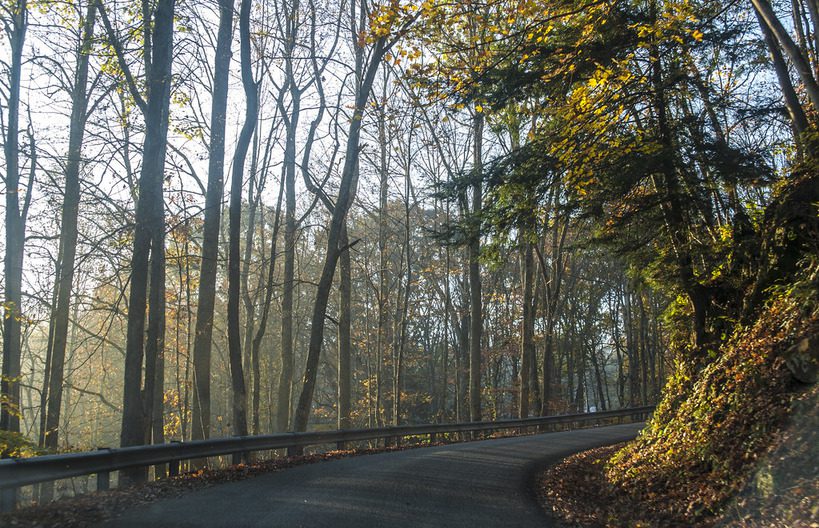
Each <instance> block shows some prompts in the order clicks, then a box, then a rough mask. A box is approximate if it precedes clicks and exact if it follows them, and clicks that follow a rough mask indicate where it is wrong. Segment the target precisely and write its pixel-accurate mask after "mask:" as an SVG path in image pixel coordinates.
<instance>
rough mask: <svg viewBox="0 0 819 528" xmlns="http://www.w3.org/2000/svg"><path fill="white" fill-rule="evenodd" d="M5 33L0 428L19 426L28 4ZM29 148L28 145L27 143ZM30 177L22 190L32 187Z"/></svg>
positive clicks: (21, 0) (16, 10)
mask: <svg viewBox="0 0 819 528" xmlns="http://www.w3.org/2000/svg"><path fill="white" fill-rule="evenodd" d="M12 9H13V14H12V16H11V20H10V21H9V22H10V23H9V26H10V27H11V32H10V34H9V36H8V38H9V44H10V47H11V66H10V71H9V84H8V93H9V97H8V108H7V110H6V114H7V117H6V119H7V128H6V137H5V145H4V147H5V149H4V154H5V156H6V189H5V194H6V255H5V260H4V262H3V267H4V269H3V271H4V273H5V286H6V290H5V292H4V293H5V298H4V299H3V370H2V377H0V401H2V403H0V406H1V407H2V409H0V429H2V430H6V431H13V432H19V431H20V415H19V412H20V384H19V378H20V361H21V357H20V355H21V344H20V331H21V321H22V318H23V314H22V300H23V251H24V245H25V229H26V228H25V222H26V209H27V207H26V205H25V204H24V205H23V208H22V211H21V208H20V205H21V204H20V192H19V189H20V79H21V75H22V68H23V44H24V43H25V39H26V30H27V29H28V5H27V2H26V0H17V2H16V5H14V6H13V7H12ZM32 150H33V149H32ZM33 183H34V182H31V181H30V182H29V189H28V191H27V194H29V195H30V193H31V186H32V185H33Z"/></svg>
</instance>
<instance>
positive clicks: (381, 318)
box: [375, 84, 391, 427]
mask: <svg viewBox="0 0 819 528" xmlns="http://www.w3.org/2000/svg"><path fill="white" fill-rule="evenodd" d="M386 98H387V97H386V84H385V85H384V86H383V87H382V93H381V100H380V101H379V104H378V120H377V123H378V125H377V126H378V196H379V198H378V334H377V335H376V347H377V349H376V357H377V364H376V380H375V381H376V388H375V390H376V395H375V401H376V404H375V412H376V421H377V422H378V426H379V427H383V425H384V423H383V422H384V413H383V410H382V407H383V403H382V398H383V396H382V394H383V392H382V391H383V386H382V382H383V371H384V356H385V353H384V352H385V350H387V343H389V342H390V341H391V339H390V336H389V325H388V324H387V314H388V313H389V299H388V295H389V283H388V280H387V190H388V183H389V174H388V170H387V119H386V112H385V108H384V107H385V105H386Z"/></svg>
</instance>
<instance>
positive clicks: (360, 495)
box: [105, 424, 642, 528]
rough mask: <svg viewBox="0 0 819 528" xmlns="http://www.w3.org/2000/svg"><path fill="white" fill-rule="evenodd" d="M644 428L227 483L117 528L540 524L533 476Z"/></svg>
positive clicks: (413, 454)
mask: <svg viewBox="0 0 819 528" xmlns="http://www.w3.org/2000/svg"><path fill="white" fill-rule="evenodd" d="M641 427H642V424H627V425H615V426H610V427H600V428H594V429H581V430H577V431H568V432H561V433H546V434H539V435H533V436H522V437H515V438H503V439H497V440H484V441H479V442H467V443H461V444H451V445H446V446H440V447H430V448H419V449H409V450H406V451H395V452H391V453H384V454H378V455H370V456H359V457H351V458H345V459H339V460H333V461H328V462H321V463H317V464H309V465H304V466H297V467H294V468H290V469H286V470H284V471H281V472H277V473H270V474H267V475H261V476H258V477H254V478H251V479H247V480H243V481H239V482H232V483H227V484H221V485H218V486H214V487H212V488H208V489H205V490H201V491H196V492H191V493H189V494H187V495H184V496H182V497H179V498H175V499H168V500H163V501H157V502H154V503H151V504H148V505H145V506H141V507H138V508H135V509H133V510H130V511H129V512H127V513H126V514H125V515H123V516H121V517H119V518H117V519H114V520H112V521H110V522H108V523H107V524H106V525H105V526H107V527H148V526H150V527H276V526H282V527H310V528H312V527H332V528H366V527H381V526H383V527H389V528H401V527H413V528H414V527H421V526H429V527H447V528H450V527H469V528H476V527H481V528H483V527H502V528H512V527H532V526H540V527H543V526H548V523H549V521H548V519H547V518H546V516H545V515H544V514H543V512H542V511H541V510H540V508H539V506H538V505H537V503H536V501H535V498H534V494H533V492H531V490H530V489H529V484H530V481H531V480H532V476H533V473H534V472H535V471H537V470H538V469H540V468H542V467H544V466H546V465H548V464H551V463H555V462H558V461H559V460H561V459H563V458H565V457H566V456H568V455H570V454H572V453H575V452H577V451H583V450H585V449H590V448H592V447H598V446H601V445H606V444H612V443H616V442H621V441H625V440H629V439H631V438H634V437H635V436H636V434H637V431H639V430H640V428H641Z"/></svg>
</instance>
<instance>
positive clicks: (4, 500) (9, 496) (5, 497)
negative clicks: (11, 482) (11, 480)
mask: <svg viewBox="0 0 819 528" xmlns="http://www.w3.org/2000/svg"><path fill="white" fill-rule="evenodd" d="M17 491H18V490H17V488H0V512H10V511H14V509H15V508H16V507H17Z"/></svg>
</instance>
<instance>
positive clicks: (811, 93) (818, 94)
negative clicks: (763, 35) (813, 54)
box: [751, 0, 819, 110]
mask: <svg viewBox="0 0 819 528" xmlns="http://www.w3.org/2000/svg"><path fill="white" fill-rule="evenodd" d="M751 3H752V4H753V6H754V8H755V9H756V12H757V14H758V15H759V16H760V17H761V18H762V20H763V21H764V22H765V24H766V25H767V26H768V28H770V30H771V33H772V34H773V35H774V37H776V40H777V41H778V42H779V45H780V46H782V49H784V50H785V53H786V54H787V55H788V57H789V58H790V59H791V63H792V64H793V67H794V69H795V70H796V73H797V74H799V78H800V79H801V80H802V84H803V85H804V87H805V92H806V93H807V94H808V99H810V101H811V103H812V104H813V108H814V109H815V110H816V109H819V84H817V82H816V78H815V77H814V76H813V69H812V68H811V66H810V63H809V62H808V59H807V58H806V57H805V55H804V54H803V53H802V50H800V49H799V46H797V45H796V43H795V42H794V41H793V39H792V38H791V36H790V33H788V30H787V29H785V26H783V25H782V21H780V20H779V17H777V16H776V13H775V12H774V10H773V7H772V6H771V3H770V2H769V1H768V0H751Z"/></svg>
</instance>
